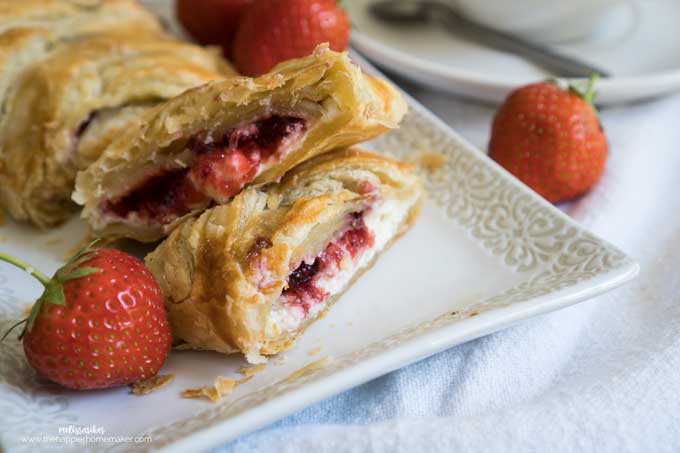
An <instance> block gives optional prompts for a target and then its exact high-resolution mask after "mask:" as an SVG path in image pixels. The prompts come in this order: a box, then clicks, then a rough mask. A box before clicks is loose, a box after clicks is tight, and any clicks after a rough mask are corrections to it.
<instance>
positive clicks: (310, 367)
mask: <svg viewBox="0 0 680 453" xmlns="http://www.w3.org/2000/svg"><path fill="white" fill-rule="evenodd" d="M331 360H332V358H331V357H322V358H320V359H319V360H315V361H314V362H311V363H308V364H307V365H305V366H303V367H302V368H300V369H297V370H295V371H293V372H292V373H290V374H289V375H288V377H287V378H286V379H284V381H286V382H289V381H294V380H296V379H300V378H301V377H303V376H306V375H308V374H311V373H313V372H314V371H317V370H320V369H323V368H324V367H325V366H326V365H328V364H329V363H330V362H331Z"/></svg>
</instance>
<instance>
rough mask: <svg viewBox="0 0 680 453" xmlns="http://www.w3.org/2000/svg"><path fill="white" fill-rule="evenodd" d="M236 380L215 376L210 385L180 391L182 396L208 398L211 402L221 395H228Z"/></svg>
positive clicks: (218, 398) (214, 401)
mask: <svg viewBox="0 0 680 453" xmlns="http://www.w3.org/2000/svg"><path fill="white" fill-rule="evenodd" d="M236 385H237V382H236V380H235V379H232V378H229V377H225V376H217V377H216V378H215V382H214V383H213V385H211V386H205V387H200V388H194V389H186V390H184V391H182V394H181V395H182V398H208V399H209V400H210V401H212V402H213V403H216V402H218V401H219V400H220V398H222V397H223V396H226V395H229V394H230V393H231V392H233V391H234V389H235V388H236Z"/></svg>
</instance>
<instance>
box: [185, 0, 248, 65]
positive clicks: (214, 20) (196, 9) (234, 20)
mask: <svg viewBox="0 0 680 453" xmlns="http://www.w3.org/2000/svg"><path fill="white" fill-rule="evenodd" d="M251 3H253V0H177V3H176V4H175V11H176V13H177V19H178V20H179V22H180V23H181V24H182V26H183V27H184V29H185V30H186V31H187V32H188V33H189V34H190V35H191V36H192V37H193V38H194V39H196V41H198V42H199V43H201V44H216V45H219V46H222V49H223V51H224V54H225V55H226V56H229V53H230V52H231V45H232V42H233V40H234V35H235V34H236V29H237V27H238V24H239V21H240V19H241V15H242V14H243V12H244V11H245V10H246V8H247V7H248V6H249V5H250V4H251Z"/></svg>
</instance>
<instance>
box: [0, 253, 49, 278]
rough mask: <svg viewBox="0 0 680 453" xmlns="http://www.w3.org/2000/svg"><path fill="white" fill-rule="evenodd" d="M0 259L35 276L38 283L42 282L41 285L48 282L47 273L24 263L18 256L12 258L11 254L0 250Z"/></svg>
mask: <svg viewBox="0 0 680 453" xmlns="http://www.w3.org/2000/svg"><path fill="white" fill-rule="evenodd" d="M0 261H4V262H6V263H9V264H12V265H14V266H16V267H18V268H19V269H21V270H24V271H26V272H28V273H29V274H31V275H32V276H33V277H35V278H36V279H37V280H38V281H39V282H40V283H42V285H43V286H47V285H49V284H50V281H51V278H49V277H48V276H47V275H45V274H43V273H42V272H40V271H39V270H37V269H36V268H34V267H33V266H31V265H30V264H28V263H26V262H25V261H22V260H20V259H19V258H14V257H13V256H10V255H7V254H6V253H2V252H0Z"/></svg>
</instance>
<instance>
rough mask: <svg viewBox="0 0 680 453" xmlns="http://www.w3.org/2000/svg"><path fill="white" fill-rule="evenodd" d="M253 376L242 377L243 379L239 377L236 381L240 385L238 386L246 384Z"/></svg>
mask: <svg viewBox="0 0 680 453" xmlns="http://www.w3.org/2000/svg"><path fill="white" fill-rule="evenodd" d="M252 378H253V376H246V377H244V378H242V379H239V380H238V381H236V386H237V387H238V386H239V385H241V384H245V383H246V382H248V381H249V380H251V379H252Z"/></svg>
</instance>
